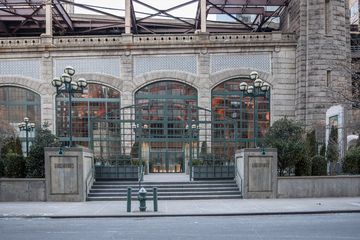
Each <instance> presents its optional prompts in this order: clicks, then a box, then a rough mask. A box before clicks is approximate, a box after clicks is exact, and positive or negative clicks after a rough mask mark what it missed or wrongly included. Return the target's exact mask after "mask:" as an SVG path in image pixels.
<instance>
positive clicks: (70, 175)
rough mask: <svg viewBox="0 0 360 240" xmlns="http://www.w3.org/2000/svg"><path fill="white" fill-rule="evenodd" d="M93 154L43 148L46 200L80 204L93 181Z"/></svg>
mask: <svg viewBox="0 0 360 240" xmlns="http://www.w3.org/2000/svg"><path fill="white" fill-rule="evenodd" d="M93 164H94V161H93V154H92V151H91V150H89V149H86V148H64V149H59V148H45V179H46V200H47V201H50V202H51V201H65V202H82V201H85V200H86V195H87V191H88V189H89V187H90V185H91V184H92V181H93V179H94V176H93Z"/></svg>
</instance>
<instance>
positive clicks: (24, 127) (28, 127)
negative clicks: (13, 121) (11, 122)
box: [18, 117, 35, 156]
mask: <svg viewBox="0 0 360 240" xmlns="http://www.w3.org/2000/svg"><path fill="white" fill-rule="evenodd" d="M18 127H19V130H20V131H24V132H25V133H26V135H25V136H26V156H29V132H32V131H33V130H34V128H35V123H31V122H29V118H28V117H24V121H23V122H21V123H19V124H18Z"/></svg>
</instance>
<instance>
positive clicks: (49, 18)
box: [45, 0, 53, 36]
mask: <svg viewBox="0 0 360 240" xmlns="http://www.w3.org/2000/svg"><path fill="white" fill-rule="evenodd" d="M45 14H46V32H45V33H46V35H48V36H52V35H53V32H52V0H46V3H45Z"/></svg>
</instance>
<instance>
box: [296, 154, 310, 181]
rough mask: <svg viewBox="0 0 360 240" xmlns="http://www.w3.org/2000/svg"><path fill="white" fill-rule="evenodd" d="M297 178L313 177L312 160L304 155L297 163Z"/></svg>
mask: <svg viewBox="0 0 360 240" xmlns="http://www.w3.org/2000/svg"><path fill="white" fill-rule="evenodd" d="M295 175H296V176H310V175H311V158H310V157H309V156H306V155H305V154H303V155H302V156H299V158H298V159H297V161H296V163H295Z"/></svg>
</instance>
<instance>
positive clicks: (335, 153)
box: [326, 126, 339, 175]
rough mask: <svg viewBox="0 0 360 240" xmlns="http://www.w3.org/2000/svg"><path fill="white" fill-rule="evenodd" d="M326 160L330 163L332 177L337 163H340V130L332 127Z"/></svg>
mask: <svg viewBox="0 0 360 240" xmlns="http://www.w3.org/2000/svg"><path fill="white" fill-rule="evenodd" d="M326 160H327V161H328V162H330V175H333V174H335V166H336V162H338V161H339V146H338V130H337V128H336V127H334V126H332V127H331V131H330V136H329V141H328V145H327V148H326Z"/></svg>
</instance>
